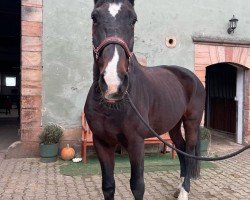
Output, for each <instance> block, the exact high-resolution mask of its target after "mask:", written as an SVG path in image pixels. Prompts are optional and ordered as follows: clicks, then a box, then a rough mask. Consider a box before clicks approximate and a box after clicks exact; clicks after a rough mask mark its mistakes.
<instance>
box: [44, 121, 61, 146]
mask: <svg viewBox="0 0 250 200" xmlns="http://www.w3.org/2000/svg"><path fill="white" fill-rule="evenodd" d="M62 135H63V130H62V128H61V127H60V126H58V125H56V124H49V125H46V126H45V127H44V129H43V131H42V132H41V134H40V135H39V139H40V142H41V143H42V144H56V143H58V142H59V140H60V139H61V137H62Z"/></svg>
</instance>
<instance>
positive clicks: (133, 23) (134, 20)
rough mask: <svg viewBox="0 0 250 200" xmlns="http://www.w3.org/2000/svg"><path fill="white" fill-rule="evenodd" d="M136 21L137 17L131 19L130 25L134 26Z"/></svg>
mask: <svg viewBox="0 0 250 200" xmlns="http://www.w3.org/2000/svg"><path fill="white" fill-rule="evenodd" d="M136 22H137V19H133V21H132V22H131V26H132V27H134V26H135V23H136Z"/></svg>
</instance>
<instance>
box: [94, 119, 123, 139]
mask: <svg viewBox="0 0 250 200" xmlns="http://www.w3.org/2000/svg"><path fill="white" fill-rule="evenodd" d="M120 123H121V122H120V120H119V119H117V117H115V116H108V117H107V116H104V115H100V116H96V117H95V119H94V120H91V122H90V127H91V130H92V132H93V134H95V135H97V136H100V137H109V138H113V139H115V138H116V135H117V134H118V133H119V132H121V124H120Z"/></svg>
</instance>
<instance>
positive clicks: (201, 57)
mask: <svg viewBox="0 0 250 200" xmlns="http://www.w3.org/2000/svg"><path fill="white" fill-rule="evenodd" d="M221 62H231V63H236V64H240V65H242V67H244V68H245V69H246V70H245V91H244V93H245V96H244V111H243V113H244V114H243V115H244V136H245V138H247V137H249V136H250V120H249V117H250V82H249V81H250V72H249V70H248V69H250V47H247V46H245V45H237V44H236V45H231V44H230V45H228V44H223V45H221V44H214V43H213V44H209V43H206V44H205V43H196V44H195V68H194V71H195V74H196V75H197V76H198V77H199V79H200V80H201V81H202V83H203V85H204V86H205V76H206V67H207V66H209V65H213V64H217V63H221Z"/></svg>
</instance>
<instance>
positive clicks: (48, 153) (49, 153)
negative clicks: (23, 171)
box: [40, 144, 58, 163]
mask: <svg viewBox="0 0 250 200" xmlns="http://www.w3.org/2000/svg"><path fill="white" fill-rule="evenodd" d="M57 155H58V144H40V156H41V159H40V160H41V162H45V163H49V162H56V160H57Z"/></svg>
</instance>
